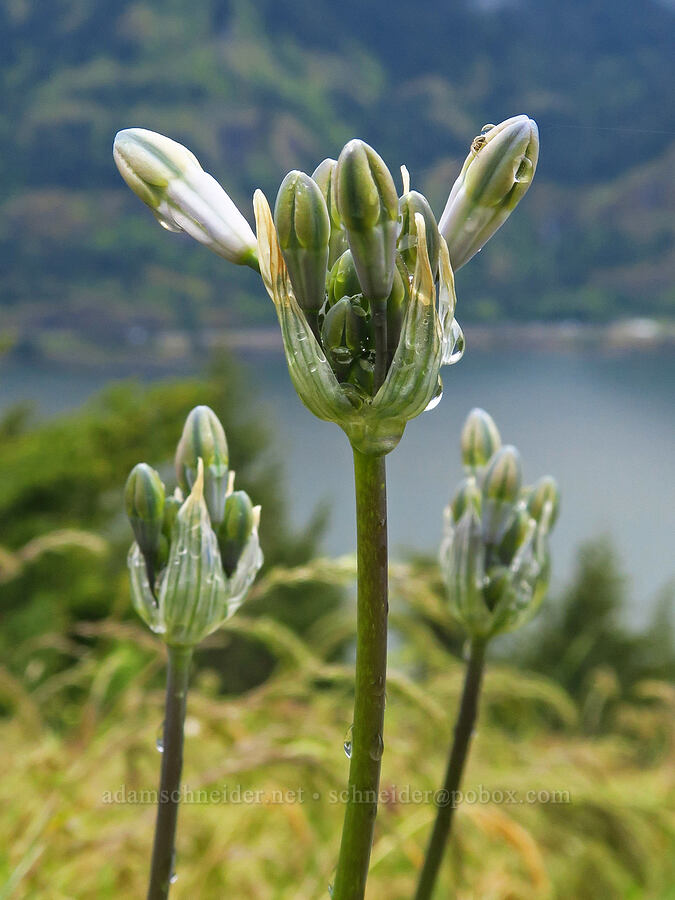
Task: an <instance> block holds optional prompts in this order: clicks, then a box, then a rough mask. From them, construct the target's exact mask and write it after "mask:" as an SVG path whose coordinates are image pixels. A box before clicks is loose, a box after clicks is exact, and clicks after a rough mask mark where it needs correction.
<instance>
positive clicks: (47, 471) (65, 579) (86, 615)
mask: <svg viewBox="0 0 675 900" xmlns="http://www.w3.org/2000/svg"><path fill="white" fill-rule="evenodd" d="M199 403H206V404H208V405H209V406H211V407H212V408H213V409H214V410H215V411H216V412H217V414H218V416H219V417H220V418H221V421H222V422H223V424H224V427H225V429H226V432H227V437H228V443H229V447H230V461H231V466H232V468H233V469H234V470H235V471H236V473H237V484H238V485H240V486H241V487H242V489H245V490H247V491H248V492H249V493H250V495H251V496H253V497H255V499H256V502H258V501H259V502H260V503H261V504H262V505H263V510H264V512H263V516H262V520H261V535H262V538H261V539H262V541H263V543H264V547H265V557H266V560H267V563H268V565H274V564H275V563H278V562H279V561H281V560H283V561H284V563H285V564H286V565H295V564H298V563H301V562H303V561H305V560H307V559H308V558H310V556H311V555H312V553H313V552H314V550H315V548H316V546H317V541H318V538H319V537H320V535H321V531H322V515H320V514H318V513H317V516H316V517H315V519H314V521H313V522H310V523H309V524H308V526H307V528H306V530H305V531H304V532H302V533H297V534H294V533H293V532H292V529H291V528H290V526H289V522H288V519H287V516H286V498H285V497H284V493H283V488H282V486H281V470H280V467H279V465H278V464H277V461H276V459H275V457H274V454H273V452H272V450H271V446H270V444H271V435H270V434H269V432H268V431H267V429H266V428H265V426H264V425H263V424H261V416H260V412H259V408H258V406H257V403H251V396H250V393H249V391H248V390H247V388H246V383H245V376H244V375H243V374H242V372H241V371H240V370H239V369H235V367H233V366H232V364H231V363H230V362H229V361H228V360H227V359H225V358H223V359H221V360H220V361H219V362H218V363H216V364H215V365H214V367H213V369H212V371H211V374H210V376H209V377H208V378H207V379H206V380H203V381H199V380H197V379H194V380H189V381H172V382H165V383H162V382H159V383H157V384H156V385H154V386H152V387H144V386H142V385H140V384H138V383H132V382H127V383H120V384H118V385H115V386H113V387H111V388H109V389H107V390H106V391H104V392H103V393H102V394H100V395H99V396H98V397H96V398H95V399H94V400H92V401H91V402H90V403H89V404H88V405H86V406H85V407H84V408H83V409H82V411H80V412H77V413H73V414H71V415H68V416H65V417H62V418H59V419H57V420H54V421H51V422H47V423H42V424H39V425H37V426H35V427H31V422H30V418H29V417H28V416H27V415H23V416H22V415H21V413H20V411H18V410H14V411H10V412H9V413H8V414H6V416H5V418H4V419H3V420H1V421H0V471H1V472H2V473H3V477H2V478H1V479H0V548H1V551H0V597H1V606H0V609H1V610H2V619H1V621H2V627H1V628H0V651H1V655H2V657H3V659H4V660H5V664H7V665H9V666H10V668H12V669H16V668H17V667H18V668H21V667H22V666H23V665H24V664H25V659H24V658H23V656H22V655H21V653H20V651H19V650H18V645H19V644H20V643H21V641H22V640H23V639H25V638H27V637H29V636H31V637H32V638H33V639H39V636H40V635H41V634H43V633H46V632H53V631H59V632H62V633H64V634H65V633H68V631H69V629H70V628H71V627H72V625H73V623H74V622H76V621H79V620H83V619H86V620H92V619H99V618H102V617H104V616H106V615H108V614H109V613H110V611H111V610H115V611H117V612H118V613H119V614H122V613H124V614H125V615H128V616H133V613H132V612H131V611H130V605H129V585H128V573H127V571H126V565H125V557H126V553H127V550H128V548H129V545H130V544H131V542H132V540H133V535H132V533H131V529H130V528H129V524H128V521H127V520H126V516H125V515H124V512H123V510H124V503H123V490H124V484H125V481H126V477H127V475H128V473H129V471H130V470H131V468H132V467H133V466H134V465H135V464H136V463H137V462H138V461H139V460H145V461H147V462H149V463H150V464H151V465H153V466H155V467H156V468H158V470H159V471H160V473H161V475H162V477H163V478H164V479H165V480H166V483H167V485H171V489H173V485H174V483H175V473H174V467H173V454H174V451H175V447H176V444H177V442H178V439H179V438H180V430H181V423H182V422H183V421H184V420H185V416H186V415H187V413H188V412H189V411H190V409H192V408H193V407H194V406H195V405H197V404H199ZM256 413H257V414H256ZM64 529H66V537H67V536H68V533H69V530H70V531H72V529H78V530H82V529H85V530H86V531H94V532H96V534H97V535H98V536H99V537H97V538H91V539H90V542H91V540H92V539H94V540H96V541H97V542H98V543H97V545H96V548H95V549H96V551H97V552H95V553H92V547H91V546H90V543H87V540H85V539H84V537H83V538H82V539H81V540H79V541H76V540H70V541H68V540H61V542H60V543H59V542H58V541H54V539H53V538H52V540H51V542H50V534H55V535H56V536H58V535H59V534H60V535H62V536H63V532H64ZM71 536H72V535H71ZM85 537H86V536H85ZM101 538H103V539H104V541H105V542H106V548H105V551H103V550H102V548H101V546H100V543H101ZM45 545H46V546H45ZM36 546H37V548H38V550H41V552H39V553H38V552H35V548H36ZM31 547H32V548H33V549H32V550H31ZM26 557H27V558H26ZM311 596H312V597H313V594H312V595H311ZM337 600H338V597H337V595H336V593H335V591H333V590H332V589H331V588H330V587H327V588H326V589H325V590H323V591H321V592H320V599H319V601H318V602H317V601H315V600H314V599H312V603H311V604H310V603H309V602H308V601H307V591H304V592H300V594H299V595H297V596H295V597H293V598H291V597H289V596H288V593H287V592H285V590H284V588H283V587H281V588H279V589H278V591H277V592H276V593H275V594H274V595H270V596H268V597H267V598H266V601H265V602H266V603H269V605H270V607H271V608H273V609H274V613H273V614H274V615H275V616H276V617H277V618H279V619H281V620H283V621H287V622H288V623H289V624H291V625H293V626H295V627H296V628H298V629H299V630H302V628H304V627H307V625H308V624H311V622H312V621H313V618H316V617H317V616H319V615H320V614H321V613H322V612H325V611H326V610H328V609H331V608H332V607H333V606H334V605H335V603H336V602H337ZM299 608H301V609H302V610H303V614H304V616H303V618H302V619H300V618H299V617H298V609H299ZM252 612H255V609H251V608H250V607H249V613H252ZM260 612H264V609H263V608H262V606H261V607H260V608H259V609H258V613H260ZM238 654H240V655H241V659H238V658H237V655H238ZM230 662H231V672H230V673H229V674H230V678H229V686H230V689H232V690H237V689H241V688H243V687H247V686H250V684H251V683H252V681H253V680H255V679H258V680H259V679H260V678H264V677H265V674H266V673H267V672H268V671H269V667H270V665H271V664H272V660H271V658H270V657H269V655H268V654H263V655H261V651H260V650H259V649H253V650H252V649H251V647H250V646H246V642H245V640H242V641H241V642H238V644H237V647H236V648H235V652H234V653H233V656H232V657H231V658H230ZM53 663H54V665H55V666H57V667H58V666H59V665H60V663H61V661H59V660H53Z"/></svg>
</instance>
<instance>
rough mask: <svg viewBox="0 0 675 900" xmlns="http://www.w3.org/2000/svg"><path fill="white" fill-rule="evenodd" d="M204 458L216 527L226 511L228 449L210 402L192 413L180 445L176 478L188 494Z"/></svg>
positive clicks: (209, 505)
mask: <svg viewBox="0 0 675 900" xmlns="http://www.w3.org/2000/svg"><path fill="white" fill-rule="evenodd" d="M200 459H201V460H202V461H203V463H204V499H205V501H206V506H207V508H208V511H209V516H210V517H211V522H212V523H213V526H214V527H216V526H217V525H218V524H219V523H220V522H222V521H223V515H224V511H225V497H226V494H227V481H228V468H227V466H228V450H227V439H226V437H225V432H224V431H223V426H222V425H221V424H220V420H219V418H218V416H217V415H216V414H215V413H214V412H213V410H212V409H210V408H209V407H208V406H196V407H195V408H194V409H193V410H192V412H191V413H190V414H189V415H188V417H187V419H186V421H185V427H184V428H183V434H182V436H181V439H180V441H179V443H178V448H177V449H176V478H177V479H178V483H179V485H180V486H181V488H182V490H183V492H184V493H185V494H186V495H187V494H189V493H190V491H191V489H192V487H193V486H194V484H195V481H196V478H197V471H198V468H199V460H200Z"/></svg>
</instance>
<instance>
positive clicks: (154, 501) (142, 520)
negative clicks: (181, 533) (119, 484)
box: [124, 463, 165, 585]
mask: <svg viewBox="0 0 675 900" xmlns="http://www.w3.org/2000/svg"><path fill="white" fill-rule="evenodd" d="M124 502H125V505H126V510H127V516H128V517H129V522H130V523H131V527H132V529H133V532H134V537H135V538H136V543H137V544H138V546H139V548H140V550H141V553H142V554H143V557H144V559H145V563H146V567H147V572H148V580H149V582H150V584H151V585H154V582H155V575H156V573H157V565H158V554H159V549H160V539H161V536H162V522H163V519H164V503H165V492H164V485H163V484H162V480H161V478H160V477H159V475H158V474H157V472H156V471H155V470H154V469H153V468H151V466H149V465H147V463H139V464H138V465H137V466H134V468H133V469H132V470H131V473H130V475H129V477H128V479H127V483H126V487H125V488H124Z"/></svg>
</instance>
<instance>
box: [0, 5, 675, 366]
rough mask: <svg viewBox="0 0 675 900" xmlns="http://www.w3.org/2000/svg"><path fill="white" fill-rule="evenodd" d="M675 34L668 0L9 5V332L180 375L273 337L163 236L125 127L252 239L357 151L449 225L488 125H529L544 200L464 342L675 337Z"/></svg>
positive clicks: (2, 123) (532, 208)
mask: <svg viewBox="0 0 675 900" xmlns="http://www.w3.org/2000/svg"><path fill="white" fill-rule="evenodd" d="M413 21H414V27H413ZM674 21H675V11H674V10H673V8H672V5H669V4H667V3H665V2H660V0H645V2H643V3H641V4H635V3H634V2H632V0H614V2H612V0H590V2H589V0H569V2H567V3H565V4H559V3H555V2H553V0H548V2H544V3H542V2H535V0H491V2H487V0H465V2H458V3H447V4H440V5H439V4H438V3H436V2H432V0H424V2H422V3H418V4H417V5H416V6H415V8H414V12H413V11H412V10H411V7H410V5H409V4H404V3H402V2H393V3H385V2H384V0H378V2H376V3H373V4H368V5H367V6H366V7H364V6H363V4H359V3H356V2H355V0H347V2H346V3H341V4H339V5H335V4H333V5H331V4H328V3H320V4H316V3H309V2H307V0H297V2H293V3H290V4H283V5H279V4H276V3H273V2H271V0H263V2H260V3H253V2H252V0H233V2H230V3H216V2H214V0H207V2H202V3H199V4H193V5H192V6H186V5H185V4H180V3H177V2H175V0H171V2H161V3H160V2H159V0H116V2H115V3H112V2H108V0H106V2H94V0H77V2H65V0H55V2H53V3H51V4H50V7H49V14H48V15H45V13H44V10H43V9H42V7H41V6H40V5H39V4H31V3H28V2H23V0H11V2H6V3H4V4H2V6H1V7H0V43H1V45H2V47H3V52H2V55H1V56H0V88H1V89H2V96H3V116H2V118H1V119H0V159H2V161H3V165H2V170H1V171H0V268H1V269H2V272H3V279H2V296H1V298H0V303H2V305H3V306H4V307H5V313H4V322H3V325H2V328H3V331H4V330H5V329H7V330H9V331H11V332H12V334H13V335H14V337H15V338H16V339H17V346H16V350H17V351H18V352H23V353H24V354H25V355H30V353H36V352H37V353H39V354H46V355H53V354H58V353H60V354H61V355H62V354H63V353H64V352H79V353H80V354H86V353H87V352H91V346H92V345H97V346H98V347H99V348H104V349H105V350H106V351H107V352H108V353H111V352H113V351H114V350H115V348H119V347H120V346H124V345H125V343H126V344H130V345H131V346H136V345H137V344H139V343H140V342H142V341H146V345H152V349H153V353H154V354H155V355H159V356H162V353H164V354H165V355H166V354H170V350H169V349H168V348H166V347H161V346H160V347H158V346H155V343H154V342H155V339H156V338H157V336H158V335H164V334H165V333H166V331H167V330H170V329H175V328H176V327H178V328H181V329H183V330H186V331H188V332H194V331H195V330H196V329H197V328H198V327H199V326H212V325H218V326H222V325H226V324H231V323H233V322H239V323H256V322H259V321H264V322H267V323H270V324H271V323H272V322H273V319H274V316H273V311H272V308H271V304H269V301H268V300H267V298H266V297H265V296H264V292H262V291H261V290H260V288H259V284H258V281H257V279H256V278H255V276H254V275H253V274H252V273H250V272H248V271H240V270H237V269H235V268H233V267H232V266H227V265H226V264H225V263H224V262H223V261H222V260H219V259H217V258H215V257H212V256H211V255H210V254H208V253H207V252H205V251H204V250H203V248H200V247H197V246H193V245H192V244H191V243H190V242H189V241H188V240H187V239H185V240H183V239H181V238H180V237H176V236H171V237H169V236H166V235H165V236H164V237H163V236H162V235H161V234H160V233H159V232H158V231H157V226H156V223H155V221H154V219H152V217H151V216H150V215H149V214H148V213H147V211H146V210H143V209H141V208H140V207H139V206H138V204H137V203H136V202H135V200H134V198H132V197H131V196H130V195H129V193H128V191H127V190H126V189H125V187H124V185H123V184H122V182H121V180H120V179H119V178H118V176H117V173H116V172H115V170H114V166H113V164H112V160H111V150H110V146H111V141H112V138H113V135H114V134H115V132H116V131H117V130H118V129H120V128H123V127H126V126H132V125H143V126H145V127H148V128H151V129H154V130H157V131H160V132H163V133H167V134H169V135H172V136H174V137H176V138H177V139H179V140H181V141H182V142H184V143H185V144H187V145H188V146H189V147H190V148H191V149H193V150H194V151H195V152H196V153H197V155H198V156H199V157H200V159H201V160H202V162H203V163H204V165H205V166H206V167H207V169H208V171H211V172H213V174H214V175H215V176H216V177H218V178H220V179H221V180H222V181H223V183H224V184H225V186H226V187H227V189H228V191H230V192H231V193H232V195H233V197H234V199H235V200H236V201H237V202H238V203H239V204H240V205H241V207H242V209H243V210H244V211H245V212H246V214H247V215H248V217H249V221H252V217H251V205H250V198H251V195H252V192H253V189H254V188H255V187H256V186H261V187H263V189H264V190H265V191H266V192H267V194H268V195H269V196H274V193H275V191H276V188H277V186H278V184H279V182H280V181H281V178H282V177H283V175H284V174H285V173H286V172H287V171H288V170H289V169H291V168H304V169H305V170H307V171H309V172H311V171H313V169H314V166H315V165H316V163H317V162H318V161H319V160H321V159H322V158H324V157H325V156H326V155H328V154H332V155H336V153H337V152H338V151H339V148H340V147H341V146H342V144H343V143H344V142H345V140H347V139H348V138H350V137H352V136H354V135H359V136H361V137H363V138H364V139H366V140H368V141H369V142H371V143H373V144H374V145H376V146H377V147H378V148H380V149H381V151H382V153H383V155H384V157H385V159H386V160H387V162H388V163H389V164H390V165H391V167H392V170H394V169H395V168H396V166H397V165H398V164H400V163H403V162H405V163H406V164H407V165H408V167H409V169H410V171H411V172H412V174H413V187H419V188H421V189H422V190H423V191H424V192H425V194H427V196H429V198H430V199H431V200H432V205H433V206H434V208H435V210H436V213H437V214H438V213H439V212H440V210H441V208H442V206H443V204H444V202H445V199H446V196H447V193H448V190H449V188H450V185H451V183H452V181H453V180H454V178H455V176H456V174H457V173H458V170H459V165H460V164H461V161H462V159H463V158H464V156H465V154H466V151H467V147H468V144H469V142H470V141H471V139H472V137H473V136H474V134H476V133H477V131H478V129H479V128H480V126H481V125H482V124H483V123H484V122H489V121H492V122H497V121H500V120H501V119H504V118H506V117H507V116H510V115H513V114H515V113H527V114H528V115H532V116H533V117H534V118H536V119H537V121H538V123H539V126H540V130H541V140H542V156H541V164H540V167H539V171H538V174H537V185H536V188H535V189H534V190H533V191H531V192H530V196H529V197H528V198H527V199H526V200H525V201H524V203H523V205H522V208H521V209H520V210H519V213H518V216H517V217H514V218H513V221H512V222H510V223H509V224H508V226H507V227H506V228H504V229H503V230H502V231H501V232H500V234H499V235H498V236H497V237H496V238H495V239H494V240H493V241H492V242H491V243H490V245H489V250H486V252H485V253H483V254H481V256H480V257H479V258H477V259H475V260H474V261H473V262H472V263H471V265H470V266H468V267H467V268H466V269H465V270H464V271H463V272H461V273H460V275H459V277H458V291H459V295H460V298H461V300H462V303H463V309H462V316H463V319H464V320H471V319H474V320H475V319H483V320H490V319H498V318H505V317H508V318H511V319H514V318H515V319H530V318H533V317H543V318H558V319H560V318H570V317H578V318H580V319H583V320H591V321H592V320H603V319H606V318H610V317H612V316H615V315H617V314H629V315H635V314H636V312H638V311H639V314H640V315H643V314H652V315H657V316H658V315H671V316H672V315H673V313H674V311H675V295H674V294H673V288H672V285H673V281H674V276H675V268H674V262H673V261H674V260H675V254H674V252H673V249H674V247H675V234H674V226H673V217H672V210H673V193H672V192H673V188H672V178H671V177H670V174H671V172H672V167H673V153H674V152H675V143H674V141H673V133H674V132H675V119H674V113H673V106H672V104H670V103H668V91H669V89H670V86H671V85H672V83H673V80H675V63H674V61H673V60H674V57H673V54H672V40H671V36H672V33H673V24H674ZM638 303H639V310H638V307H637V306H636V304H638ZM46 329H49V330H50V335H49V336H48V335H46ZM57 344H58V345H59V346H58V348H57V346H56V345H57ZM64 347H65V348H66V349H64ZM87 348H89V351H88V349H87Z"/></svg>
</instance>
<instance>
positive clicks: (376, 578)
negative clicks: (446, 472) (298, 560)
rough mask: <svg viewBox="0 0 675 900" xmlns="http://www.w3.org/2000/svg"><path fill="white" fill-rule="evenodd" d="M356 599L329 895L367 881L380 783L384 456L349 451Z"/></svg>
mask: <svg viewBox="0 0 675 900" xmlns="http://www.w3.org/2000/svg"><path fill="white" fill-rule="evenodd" d="M354 481H355V485H356V538H357V579H358V604H357V616H356V678H355V691H354V723H353V726H352V741H351V745H352V746H351V763H350V766H349V788H348V797H347V808H346V810H345V818H344V825H343V828H342V842H341V844H340V856H339V858H338V865H337V871H336V874H335V883H334V886H333V900H361V898H363V896H364V893H365V889H366V878H367V877H368V863H369V862H370V849H371V846H372V843H373V828H374V826H375V816H376V815H377V799H378V793H379V788H380V762H381V759H382V751H383V749H384V744H383V740H382V731H383V724H384V704H385V681H386V674H387V612H388V602H387V493H386V470H385V462H384V457H383V456H365V455H364V454H362V453H359V452H358V451H356V450H355V451H354Z"/></svg>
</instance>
